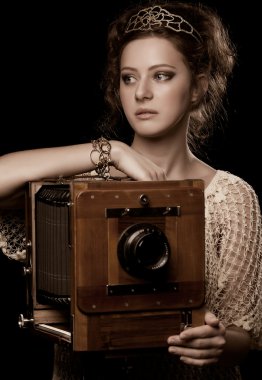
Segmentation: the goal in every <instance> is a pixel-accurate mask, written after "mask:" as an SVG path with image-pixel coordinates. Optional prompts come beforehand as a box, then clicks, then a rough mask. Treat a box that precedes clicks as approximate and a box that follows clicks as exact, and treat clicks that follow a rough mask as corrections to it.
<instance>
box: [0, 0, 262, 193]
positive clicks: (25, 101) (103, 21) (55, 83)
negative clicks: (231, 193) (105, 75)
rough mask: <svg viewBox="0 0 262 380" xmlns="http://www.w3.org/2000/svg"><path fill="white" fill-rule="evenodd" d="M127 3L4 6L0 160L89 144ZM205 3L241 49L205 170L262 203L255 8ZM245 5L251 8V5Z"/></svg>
mask: <svg viewBox="0 0 262 380" xmlns="http://www.w3.org/2000/svg"><path fill="white" fill-rule="evenodd" d="M137 1H138V0H137ZM132 2H133V3H134V2H135V1H134V0H133V1H131V0H121V2H120V1H108V2H106V3H105V4H103V5H102V4H100V3H93V4H92V5H89V7H87V6H86V5H85V4H84V3H81V5H80V4H78V3H74V4H73V3H72V2H62V1H61V2H35V3H34V4H33V5H32V4H30V5H29V3H28V4H26V3H25V2H22V3H21V2H20V3H17V4H15V5H14V4H12V5H9V6H8V9H6V11H5V12H4V14H3V17H4V20H5V23H4V25H5V28H4V36H2V40H3V42H4V43H3V47H2V49H3V50H2V59H1V61H2V63H3V68H2V79H3V84H4V85H3V87H2V93H3V114H2V116H3V117H2V121H1V139H0V154H3V153H5V152H8V151H12V150H17V149H26V148H34V147H40V146H52V145H64V144H65V145H67V144H71V143H78V142H84V141H87V140H89V139H90V137H91V136H92V133H93V131H94V126H95V122H96V120H97V119H98V116H99V115H100V113H101V110H102V108H103V101H102V93H101V91H100V88H99V83H100V79H101V76H102V70H103V67H104V66H103V65H104V60H105V39H106V31H107V27H108V23H109V21H110V20H112V18H113V17H114V16H115V15H116V14H117V13H118V12H120V11H121V10H122V9H123V8H125V7H127V6H128V5H130V4H132ZM140 2H142V1H140ZM203 2H204V3H207V4H209V5H212V6H213V7H214V8H216V9H217V11H218V13H219V14H220V15H221V17H222V18H223V20H224V22H225V23H226V24H227V26H228V28H229V31H230V34H231V36H232V38H233V40H234V42H235V44H236V45H237V49H238V65H237V66H236V69H235V72H234V78H233V81H232V83H231V85H230V88H229V99H228V101H229V106H228V115H229V119H228V122H225V125H224V131H223V132H221V131H219V132H218V133H217V134H216V138H215V140H213V141H212V143H211V144H210V149H209V151H208V154H209V159H210V163H211V164H212V165H214V166H215V167H217V168H221V169H225V170H229V171H232V172H233V173H234V174H237V175H240V176H242V177H243V178H244V179H246V180H247V181H248V182H249V183H250V184H251V185H252V186H253V187H254V188H255V190H256V191H257V193H258V194H259V197H260V199H261V197H262V184H261V182H262V181H261V179H260V176H261V170H259V161H260V160H259V148H260V146H259V145H260V141H259V137H258V135H259V125H258V122H257V114H258V110H257V103H258V102H257V101H256V96H255V93H256V92H257V91H256V87H257V86H258V84H259V83H258V81H259V80H260V70H259V71H258V75H257V76H256V69H257V70H258V64H257V62H258V59H257V57H256V54H258V53H257V52H256V50H255V49H256V48H259V43H260V42H259V30H258V29H259V23H258V21H259V20H258V15H257V16H256V14H257V12H256V8H255V6H254V5H253V8H250V11H249V10H247V5H246V4H243V5H241V4H240V3H239V2H237V3H236V2H233V3H232V2H229V1H228V0H204V1H203ZM54 3H55V4H54ZM249 3H250V5H251V6H252V1H251V2H249ZM251 45H252V49H251ZM254 48H255V49H254ZM258 88H259V87H258ZM258 96H259V95H258Z"/></svg>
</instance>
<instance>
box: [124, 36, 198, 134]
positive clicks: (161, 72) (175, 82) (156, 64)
mask: <svg viewBox="0 0 262 380" xmlns="http://www.w3.org/2000/svg"><path fill="white" fill-rule="evenodd" d="M120 70H121V71H120V72H121V74H120V99H121V103H122V106H123V110H124V112H125V115H126V117H127V120H128V122H129V123H130V125H131V127H132V128H133V130H134V131H135V133H137V134H139V135H141V136H145V137H159V136H163V135H165V134H167V133H169V132H170V131H171V130H174V129H175V128H177V125H178V123H179V122H181V121H185V122H184V123H182V124H179V125H185V126H186V124H187V120H188V115H189V110H190V108H191V104H192V101H194V100H195V97H196V94H195V91H194V88H193V86H192V78H191V73H190V71H189V68H188V66H187V65H186V63H185V60H184V59H183V56H182V54H181V53H180V52H179V51H178V50H177V49H176V48H175V47H174V45H173V44H172V43H171V42H170V41H169V40H167V39H164V38H159V37H147V38H143V39H138V40H134V41H131V42H129V43H128V44H127V45H126V47H125V48H124V50H123V53H122V56H121V60H120Z"/></svg>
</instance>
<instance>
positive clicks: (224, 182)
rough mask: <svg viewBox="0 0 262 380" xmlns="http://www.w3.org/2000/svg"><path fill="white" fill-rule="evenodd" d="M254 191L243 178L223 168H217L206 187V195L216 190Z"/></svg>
mask: <svg viewBox="0 0 262 380" xmlns="http://www.w3.org/2000/svg"><path fill="white" fill-rule="evenodd" d="M235 189H237V191H238V192H251V193H255V190H254V189H253V187H252V186H251V185H250V184H249V183H248V182H247V181H245V180H244V179H243V178H241V177H239V176H237V175H235V174H232V173H230V172H228V171H225V170H217V171H216V173H215V175H214V177H213V179H212V180H211V181H210V183H209V185H208V186H207V188H206V190H205V191H206V195H210V194H212V193H215V192H218V191H223V190H224V191H226V190H227V191H230V192H231V191H235Z"/></svg>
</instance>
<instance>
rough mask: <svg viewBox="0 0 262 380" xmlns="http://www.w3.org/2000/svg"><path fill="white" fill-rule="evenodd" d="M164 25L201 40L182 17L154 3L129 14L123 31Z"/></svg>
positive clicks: (148, 28) (150, 28)
mask: <svg viewBox="0 0 262 380" xmlns="http://www.w3.org/2000/svg"><path fill="white" fill-rule="evenodd" d="M162 26H163V27H165V28H169V29H172V30H174V32H184V33H187V34H190V35H191V36H192V37H194V38H195V39H196V40H197V41H198V42H201V41H202V39H201V36H200V34H199V33H198V32H197V31H196V30H195V29H194V28H193V26H192V25H191V24H190V23H189V22H188V21H186V20H185V19H183V17H181V16H179V15H176V14H174V13H170V12H168V11H167V10H166V9H164V8H161V7H160V6H158V5H156V6H154V7H149V8H144V9H141V10H140V11H139V12H138V13H136V14H135V15H133V16H131V18H130V20H129V22H128V24H127V27H126V30H125V33H129V32H133V31H135V30H153V28H154V27H156V28H157V27H162Z"/></svg>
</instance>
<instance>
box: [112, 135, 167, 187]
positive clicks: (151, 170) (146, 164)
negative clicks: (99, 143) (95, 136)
mask: <svg viewBox="0 0 262 380" xmlns="http://www.w3.org/2000/svg"><path fill="white" fill-rule="evenodd" d="M110 144H111V161H112V162H113V166H114V167H115V168H116V169H118V170H120V171H121V172H123V173H125V174H126V175H127V176H128V177H130V178H132V179H134V180H137V181H164V180H166V174H165V172H164V170H163V169H162V168H160V167H159V166H157V165H156V164H154V163H153V162H152V161H151V160H149V159H147V158H146V157H144V156H142V155H141V154H140V153H138V152H136V151H135V150H134V149H133V148H131V147H130V146H128V145H126V144H124V143H122V142H120V141H116V140H114V141H110Z"/></svg>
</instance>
